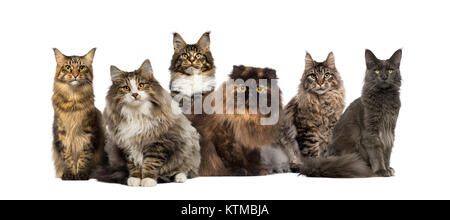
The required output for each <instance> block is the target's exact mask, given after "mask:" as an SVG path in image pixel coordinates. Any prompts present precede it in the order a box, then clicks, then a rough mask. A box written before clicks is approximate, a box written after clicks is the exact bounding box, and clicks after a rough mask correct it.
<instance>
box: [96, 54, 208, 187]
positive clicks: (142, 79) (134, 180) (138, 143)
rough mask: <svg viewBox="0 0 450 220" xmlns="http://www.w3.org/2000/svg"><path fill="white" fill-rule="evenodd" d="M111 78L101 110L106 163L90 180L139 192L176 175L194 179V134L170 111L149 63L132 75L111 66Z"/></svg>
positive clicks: (167, 98)
mask: <svg viewBox="0 0 450 220" xmlns="http://www.w3.org/2000/svg"><path fill="white" fill-rule="evenodd" d="M111 77H112V82H113V84H112V85H111V87H110V89H109V91H108V95H107V98H106V100H107V106H106V108H105V111H104V117H105V122H106V126H107V145H106V147H105V148H106V151H107V152H108V157H109V162H110V164H109V167H103V168H99V169H97V170H96V172H95V173H94V175H93V176H94V177H95V178H97V179H98V180H100V181H104V182H115V183H121V184H128V185H130V186H144V187H145V186H154V185H155V184H156V182H157V181H164V182H169V181H173V180H176V176H180V175H179V174H183V175H185V176H187V177H188V178H193V177H196V176H197V175H198V168H199V166H200V146H199V134H198V133H197V131H196V130H195V128H193V127H192V126H191V123H190V122H189V121H188V120H187V118H186V117H185V116H183V115H177V114H175V113H174V112H173V111H172V99H171V97H170V95H169V94H168V93H167V92H166V91H165V90H164V89H163V88H162V87H161V85H160V84H159V82H158V81H157V80H156V79H155V78H154V76H153V71H152V68H151V65H150V61H149V60H146V61H145V62H144V63H143V64H142V66H141V67H140V68H139V69H138V70H136V71H132V72H124V71H121V70H119V69H118V68H117V67H114V66H112V67H111Z"/></svg>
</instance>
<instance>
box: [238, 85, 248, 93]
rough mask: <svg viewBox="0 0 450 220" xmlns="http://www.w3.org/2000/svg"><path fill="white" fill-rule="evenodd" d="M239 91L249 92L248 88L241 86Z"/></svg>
mask: <svg viewBox="0 0 450 220" xmlns="http://www.w3.org/2000/svg"><path fill="white" fill-rule="evenodd" d="M238 91H239V92H245V91H247V87H246V86H239V87H238Z"/></svg>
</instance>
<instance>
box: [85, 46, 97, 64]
mask: <svg viewBox="0 0 450 220" xmlns="http://www.w3.org/2000/svg"><path fill="white" fill-rule="evenodd" d="M96 50H97V48H92V49H91V50H90V51H89V52H88V53H87V54H86V55H84V56H83V59H84V60H85V61H86V62H88V65H92V62H93V61H94V55H95V51H96Z"/></svg>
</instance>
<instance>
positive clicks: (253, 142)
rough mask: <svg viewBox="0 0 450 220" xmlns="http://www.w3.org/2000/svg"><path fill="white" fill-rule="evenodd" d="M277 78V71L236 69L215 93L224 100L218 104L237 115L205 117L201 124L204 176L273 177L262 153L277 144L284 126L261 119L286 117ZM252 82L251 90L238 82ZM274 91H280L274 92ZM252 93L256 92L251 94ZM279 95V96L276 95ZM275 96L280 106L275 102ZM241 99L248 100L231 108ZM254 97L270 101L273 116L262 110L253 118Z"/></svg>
mask: <svg viewBox="0 0 450 220" xmlns="http://www.w3.org/2000/svg"><path fill="white" fill-rule="evenodd" d="M276 78H277V76H276V72H275V70H273V69H269V68H264V69H262V68H254V67H245V66H234V68H233V72H232V73H231V74H230V80H229V81H227V82H225V83H224V84H223V85H222V86H221V89H218V90H216V92H215V95H217V96H216V97H223V98H221V99H222V100H220V101H218V100H219V99H216V101H215V102H216V103H215V104H216V105H218V104H219V103H220V102H223V107H224V109H227V110H231V112H232V113H233V114H228V113H225V114H213V115H205V117H204V118H202V120H199V121H198V125H197V129H198V130H199V132H200V134H201V135H202V138H201V142H200V143H201V147H202V150H201V153H202V163H201V166H200V175H201V176H230V175H232V176H254V175H264V174H268V173H269V171H268V170H267V168H266V167H264V166H263V165H262V161H261V149H262V148H264V147H266V146H271V145H272V144H273V143H274V142H276V140H277V137H278V135H279V131H280V128H279V127H280V126H279V123H274V124H272V125H262V124H261V118H266V117H269V114H274V115H277V116H278V115H279V114H282V111H281V110H282V109H281V107H282V106H281V92H279V88H278V86H277V85H276V81H275V82H272V81H271V80H272V79H274V80H275V79H276ZM249 79H253V80H255V83H256V84H255V85H251V86H250V85H247V84H237V81H236V80H242V81H243V82H247V80H249ZM260 79H262V80H267V85H263V84H261V82H260V81H259V80H260ZM273 83H275V84H273ZM274 88H275V89H276V90H277V91H272V89H274ZM250 89H252V90H253V89H254V91H251V92H250ZM278 92H279V94H274V93H278ZM272 95H274V97H275V99H276V100H275V102H278V103H273V101H271V100H272ZM237 96H245V97H246V99H245V103H243V105H241V106H239V107H238V105H237V104H236V105H232V106H231V107H230V105H228V104H230V103H229V102H227V100H229V99H232V100H231V103H235V100H236V97H237ZM251 96H253V97H256V96H257V98H260V97H261V96H265V97H267V100H268V101H267V105H268V106H270V107H273V112H271V113H269V114H265V113H262V112H261V108H260V106H258V109H257V113H256V114H251V112H250V110H249V109H250V108H249V106H250V104H249V97H251ZM233 99H234V100H233ZM258 100H259V99H258ZM277 105H278V107H276V106H277ZM274 106H275V107H274ZM280 117H281V116H280ZM277 119H278V118H277Z"/></svg>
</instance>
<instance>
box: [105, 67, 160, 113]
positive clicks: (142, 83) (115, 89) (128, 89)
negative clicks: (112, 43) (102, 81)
mask: <svg viewBox="0 0 450 220" xmlns="http://www.w3.org/2000/svg"><path fill="white" fill-rule="evenodd" d="M111 79H112V82H113V85H112V86H111V88H110V91H109V94H110V95H111V96H112V99H113V100H114V101H115V102H116V103H118V104H119V105H122V104H123V105H127V106H135V107H137V106H141V105H142V104H149V103H151V104H153V105H159V104H160V103H159V99H158V96H157V94H158V93H159V91H160V90H161V89H162V87H161V86H160V84H159V83H158V82H157V81H156V79H155V78H154V77H153V70H152V67H151V64H150V61H149V60H145V61H144V63H143V64H142V66H141V67H140V68H139V69H138V70H136V71H133V72H125V71H122V70H120V69H118V68H117V67H115V66H111Z"/></svg>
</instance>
